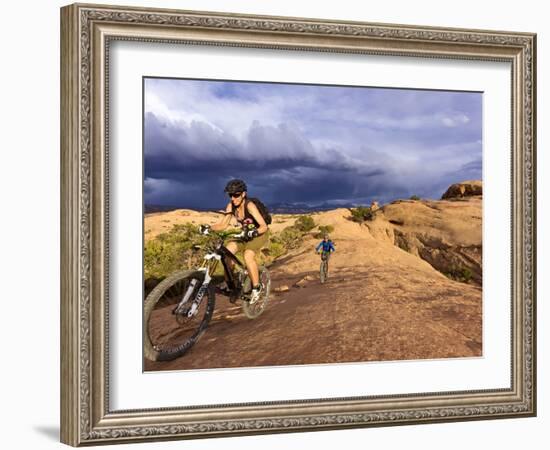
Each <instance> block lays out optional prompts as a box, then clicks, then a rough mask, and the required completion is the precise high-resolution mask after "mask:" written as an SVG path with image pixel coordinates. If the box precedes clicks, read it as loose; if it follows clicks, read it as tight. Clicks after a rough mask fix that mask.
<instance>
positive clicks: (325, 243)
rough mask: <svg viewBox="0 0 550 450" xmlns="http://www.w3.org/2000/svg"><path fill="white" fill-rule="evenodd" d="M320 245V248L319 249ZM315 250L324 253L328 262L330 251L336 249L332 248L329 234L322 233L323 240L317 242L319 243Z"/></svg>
mask: <svg viewBox="0 0 550 450" xmlns="http://www.w3.org/2000/svg"><path fill="white" fill-rule="evenodd" d="M321 247H322V250H321V251H319V249H320V248H321ZM315 251H316V252H317V253H321V254H322V255H325V257H326V261H327V264H328V260H329V258H330V254H331V253H332V252H335V251H336V249H335V248H334V242H332V241H331V240H330V239H329V235H328V234H326V233H325V234H324V235H323V240H322V241H321V242H320V243H319V245H318V246H317V247H315Z"/></svg>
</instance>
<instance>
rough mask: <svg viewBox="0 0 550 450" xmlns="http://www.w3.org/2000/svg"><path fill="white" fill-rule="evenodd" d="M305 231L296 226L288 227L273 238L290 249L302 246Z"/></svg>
mask: <svg viewBox="0 0 550 450" xmlns="http://www.w3.org/2000/svg"><path fill="white" fill-rule="evenodd" d="M303 236H304V233H303V232H302V231H300V230H299V229H298V228H295V227H294V226H291V227H286V228H285V229H284V230H283V231H281V232H280V233H279V234H278V235H276V236H274V237H273V238H272V241H273V242H276V243H278V244H280V245H281V246H282V247H283V248H284V249H286V250H290V249H295V248H298V247H299V246H300V243H301V242H302V238H303Z"/></svg>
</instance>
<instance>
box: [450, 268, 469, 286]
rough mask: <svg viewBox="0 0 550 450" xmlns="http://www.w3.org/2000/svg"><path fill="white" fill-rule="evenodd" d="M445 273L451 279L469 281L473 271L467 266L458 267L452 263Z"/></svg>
mask: <svg viewBox="0 0 550 450" xmlns="http://www.w3.org/2000/svg"><path fill="white" fill-rule="evenodd" d="M445 275H447V277H448V278H450V279H452V280H455V281H461V282H463V283H469V282H470V280H471V279H472V276H473V272H472V270H471V269H470V268H469V267H458V266H456V265H452V266H451V267H450V268H449V271H448V272H447V273H445Z"/></svg>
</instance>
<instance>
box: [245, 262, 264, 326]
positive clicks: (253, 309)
mask: <svg viewBox="0 0 550 450" xmlns="http://www.w3.org/2000/svg"><path fill="white" fill-rule="evenodd" d="M259 272H260V283H262V284H263V285H264V290H263V292H262V293H261V296H260V298H259V299H258V301H257V302H256V303H254V304H253V305H251V304H250V303H249V302H248V301H247V300H243V303H242V308H243V312H244V315H245V316H246V317H248V318H249V319H255V318H256V317H258V316H259V315H260V314H261V313H263V312H264V310H265V308H266V307H267V302H268V301H269V292H270V291H271V276H270V275H269V270H267V269H266V268H265V267H263V266H262V267H260V270H259ZM247 281H248V283H250V281H249V280H247Z"/></svg>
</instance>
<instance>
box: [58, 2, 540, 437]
mask: <svg viewBox="0 0 550 450" xmlns="http://www.w3.org/2000/svg"><path fill="white" fill-rule="evenodd" d="M113 40H137V41H143V42H153V41H154V42H171V43H184V44H190V45H192V44H201V45H205V44H207V45H216V46H237V47H256V48H266V49H272V50H276V49H286V50H289V49H291V50H302V51H303V50H308V51H323V52H346V53H362V54H382V55H396V56H401V55H406V56H414V57H423V58H456V59H469V60H484V61H487V60H495V61H508V62H510V63H511V65H512V80H513V82H512V167H513V169H512V171H513V173H512V186H511V190H512V199H513V205H512V248H513V251H512V253H513V254H512V318H513V323H512V331H513V332H512V335H513V337H512V341H513V342H512V362H511V369H512V386H511V388H510V389H498V390H487V391H468V392H448V393H425V394H410V395H401V396H389V397H361V398H359V397H353V398H346V399H331V400H311V401H298V400H296V401H291V402H269V403H267V402H266V403H254V404H242V405H231V407H228V406H227V405H226V406H223V405H219V406H218V407H204V408H196V407H194V408H183V407H182V408H177V409H161V410H160V409H159V410H139V411H122V412H113V411H111V410H110V409H109V397H108V332H107V323H108V301H107V287H108V285H109V279H108V270H107V257H108V252H109V246H108V239H107V232H106V230H108V208H109V205H108V201H109V199H108V196H107V195H106V192H107V187H108V183H109V179H108V170H107V169H108V132H109V130H108V109H107V108H106V105H107V104H108V102H107V99H108V70H107V68H108V62H109V59H108V58H109V44H110V42H112V41H113ZM535 68H536V35H534V34H530V33H510V32H495V31H484V30H465V29H443V28H434V27H416V26H404V25H384V24H370V23H359V22H345V23H343V22H336V21H328V20H313V19H297V18H285V17H263V16H249V15H238V14H220V13H206V12H191V11H172V10H157V9H151V10H149V9H142V8H129V7H111V6H94V5H82V4H75V5H71V6H67V7H64V8H62V9H61V95H62V97H61V241H62V246H61V264H62V267H61V269H62V270H61V292H62V295H61V302H62V303H61V307H62V310H61V323H62V325H61V326H62V328H61V349H62V351H61V440H62V442H64V443H67V444H70V445H73V446H79V445H86V444H88V445H89V444H107V443H121V442H129V441H142V440H152V439H155V440H158V439H177V438H198V437H214V436H229V435H242V434H258V433H272V432H281V431H285V432H291V431H311V430H322V429H335V428H344V427H366V426H380V425H388V424H412V423H426V422H432V423H433V422H442V421H457V420H472V419H492V418H503V417H521V416H533V415H535V414H536V334H535V333H536V304H535V299H536V292H535V289H536V266H535V264H536V250H535V249H536V210H535V203H536V185H535V183H536V167H535V161H536V158H535V151H536V110H535V108H536V104H535V98H536V95H535V89H536V73H535Z"/></svg>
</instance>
